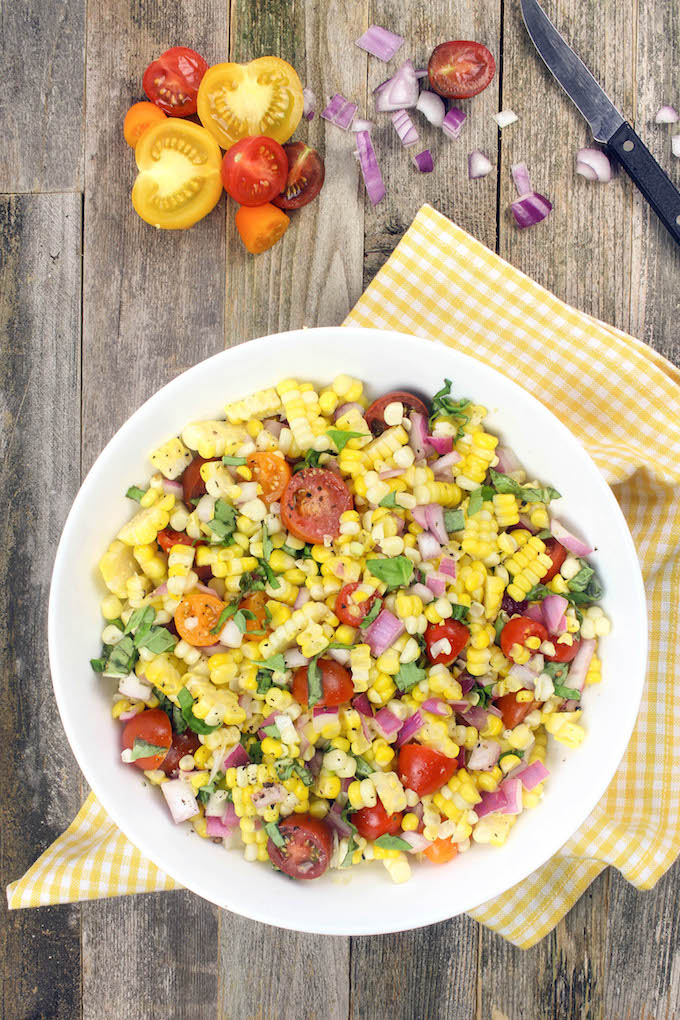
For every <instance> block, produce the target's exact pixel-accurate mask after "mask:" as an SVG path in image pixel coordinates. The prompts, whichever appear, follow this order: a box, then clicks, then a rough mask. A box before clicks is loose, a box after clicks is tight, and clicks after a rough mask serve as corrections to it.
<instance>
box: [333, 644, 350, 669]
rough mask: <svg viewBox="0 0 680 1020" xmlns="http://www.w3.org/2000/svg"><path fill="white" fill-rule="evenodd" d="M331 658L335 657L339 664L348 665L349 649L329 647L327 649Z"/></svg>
mask: <svg viewBox="0 0 680 1020" xmlns="http://www.w3.org/2000/svg"><path fill="white" fill-rule="evenodd" d="M328 654H329V656H330V657H331V659H335V661H336V662H339V663H340V665H341V666H348V665H349V663H350V661H351V655H352V653H351V651H350V650H349V648H331V650H330V651H329V653H328Z"/></svg>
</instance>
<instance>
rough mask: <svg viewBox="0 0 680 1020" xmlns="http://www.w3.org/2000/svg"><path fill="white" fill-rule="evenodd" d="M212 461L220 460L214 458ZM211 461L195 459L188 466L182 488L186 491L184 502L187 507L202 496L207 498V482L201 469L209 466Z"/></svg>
mask: <svg viewBox="0 0 680 1020" xmlns="http://www.w3.org/2000/svg"><path fill="white" fill-rule="evenodd" d="M211 460H213V461H214V460H219V458H218V457H212V458H211ZM208 463H210V461H208V460H206V459H205V458H204V457H194V459H193V460H192V462H191V464H187V466H186V467H185V469H184V473H183V475H182V488H183V489H184V502H185V503H186V504H187V506H190V505H191V501H192V500H194V499H200V497H201V496H205V493H206V488H205V482H204V481H203V479H202V478H201V468H202V467H203V465H204V464H208Z"/></svg>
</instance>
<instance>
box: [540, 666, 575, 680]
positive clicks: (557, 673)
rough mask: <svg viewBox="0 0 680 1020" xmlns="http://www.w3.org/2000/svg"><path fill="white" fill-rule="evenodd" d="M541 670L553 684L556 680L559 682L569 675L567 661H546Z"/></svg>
mask: <svg viewBox="0 0 680 1020" xmlns="http://www.w3.org/2000/svg"><path fill="white" fill-rule="evenodd" d="M543 672H544V673H546V674H547V676H549V677H550V679H551V680H552V681H553V683H554V684H555V683H557V682H558V681H559V682H560V683H561V682H562V681H563V680H566V679H567V677H568V675H569V663H568V662H546V663H545V664H544V666H543Z"/></svg>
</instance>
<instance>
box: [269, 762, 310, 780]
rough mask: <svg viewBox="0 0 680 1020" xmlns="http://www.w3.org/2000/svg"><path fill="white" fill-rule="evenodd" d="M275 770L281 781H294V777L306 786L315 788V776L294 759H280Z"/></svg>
mask: <svg viewBox="0 0 680 1020" xmlns="http://www.w3.org/2000/svg"><path fill="white" fill-rule="evenodd" d="M274 768H275V769H276V771H277V772H278V775H279V779H281V780H284V781H285V780H286V779H292V777H293V776H294V775H296V776H298V777H299V778H300V779H301V780H302V782H303V783H304V784H305V786H314V776H313V775H312V773H311V772H310V771H309V769H306V768H305V767H304V765H300V763H299V762H297V761H293V760H292V759H286V758H279V760H278V761H275V762H274Z"/></svg>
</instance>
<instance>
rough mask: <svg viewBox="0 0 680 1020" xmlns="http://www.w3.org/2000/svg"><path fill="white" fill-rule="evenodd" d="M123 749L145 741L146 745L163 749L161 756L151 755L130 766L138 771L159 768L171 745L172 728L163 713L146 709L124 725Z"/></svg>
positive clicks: (159, 710)
mask: <svg viewBox="0 0 680 1020" xmlns="http://www.w3.org/2000/svg"><path fill="white" fill-rule="evenodd" d="M121 740H122V743H123V747H124V748H131V747H132V746H133V744H134V742H135V740H145V741H146V742H147V744H154V745H155V746H156V747H162V748H164V751H163V753H162V754H152V755H150V756H149V757H148V758H137V760H136V761H133V762H132V763H131V764H132V765H136V766H137V768H138V769H144V770H146V769H157V768H160V765H161V763H162V761H163V760H164V758H165V756H166V755H167V753H168V749H169V748H170V745H171V744H172V726H171V725H170V720H169V719H168V717H167V715H166V714H165V712H164V711H163V710H162V709H160V708H148V709H146V711H144V712H140V713H139V715H136V716H135V717H134V719H130V720H129V722H127V723H126V724H125V729H124V730H123V733H122V737H121Z"/></svg>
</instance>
